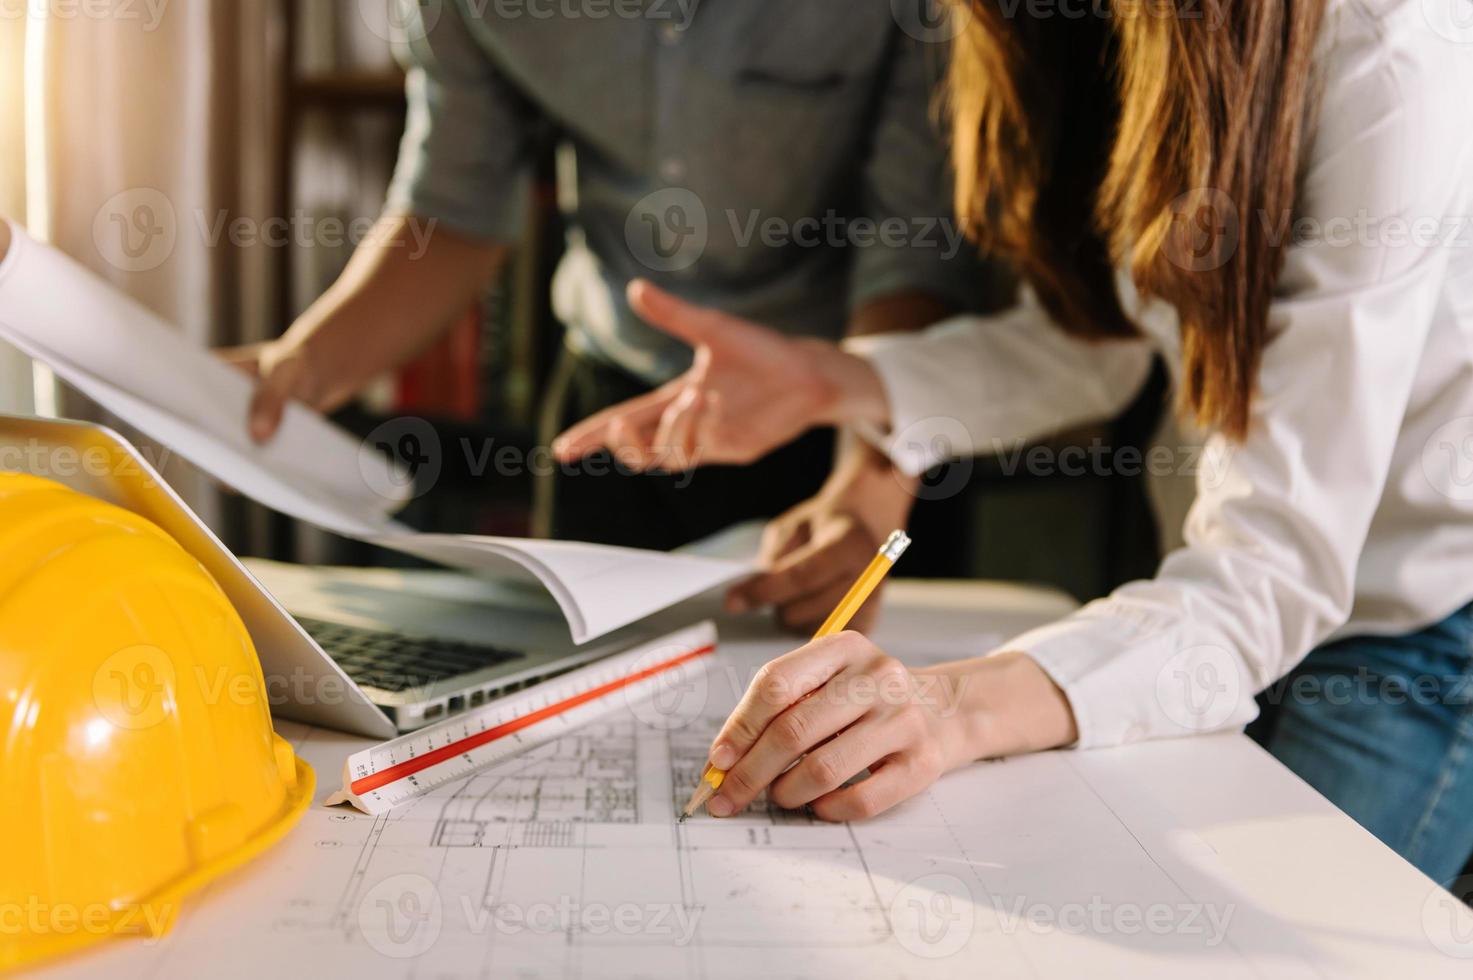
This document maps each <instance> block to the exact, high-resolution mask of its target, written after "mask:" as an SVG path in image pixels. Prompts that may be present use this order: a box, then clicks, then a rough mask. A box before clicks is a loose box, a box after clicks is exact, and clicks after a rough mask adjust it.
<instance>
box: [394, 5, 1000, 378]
mask: <svg viewBox="0 0 1473 980" xmlns="http://www.w3.org/2000/svg"><path fill="white" fill-rule="evenodd" d="M916 2H917V3H921V2H923V0H916ZM897 5H899V4H898V3H892V2H891V0H423V2H414V0H406V2H405V4H404V8H403V16H404V19H405V20H404V23H403V24H402V25H401V27H402V31H403V36H402V37H400V38H398V39H397V43H396V50H397V53H398V56H399V58H400V60H401V61H402V63H403V64H404V65H405V67H406V69H407V71H408V95H409V124H408V128H407V130H406V133H405V136H404V140H403V145H402V148H401V152H400V159H399V165H398V169H397V172H396V174H395V178H394V182H393V186H392V188H391V191H390V198H389V203H390V206H391V207H396V208H401V209H406V210H408V211H410V212H412V213H414V214H416V215H418V216H421V217H424V218H427V219H434V220H436V221H437V222H439V223H440V224H442V225H443V226H445V227H448V228H451V229H454V230H456V231H459V232H461V233H463V234H468V235H470V236H473V237H477V238H483V239H489V240H496V241H507V242H511V241H515V240H516V239H517V238H518V237H519V236H520V235H521V234H522V231H523V227H524V221H525V215H526V205H527V196H528V188H529V184H530V179H529V178H530V170H531V166H532V161H533V159H534V156H535V154H536V151H537V149H538V147H539V145H540V144H539V141H540V140H543V139H546V138H548V136H549V134H553V135H555V136H556V138H558V139H560V140H562V141H564V144H565V145H566V146H571V147H572V149H573V154H572V156H573V159H574V160H575V161H576V162H575V164H574V166H573V167H572V168H571V169H572V170H575V171H576V173H575V174H564V175H563V177H564V183H565V184H568V185H570V186H566V187H564V188H562V189H561V191H562V194H561V196H562V197H563V198H564V200H570V201H575V202H576V203H575V204H573V205H572V207H571V210H572V214H571V215H570V217H571V219H572V221H571V226H572V227H573V228H574V231H573V233H572V234H571V235H570V241H569V245H570V248H569V250H568V253H567V255H566V257H565V259H564V262H563V264H562V267H561V268H560V269H559V270H558V273H557V278H556V281H555V283H554V303H555V308H556V310H557V312H558V315H559V316H560V317H561V318H562V319H563V322H564V323H566V324H567V325H568V326H569V328H570V336H571V338H572V343H574V345H575V346H577V347H581V348H582V349H584V350H587V351H590V352H592V353H594V354H595V355H597V356H601V357H603V358H604V359H607V360H609V361H611V362H613V363H616V364H618V365H621V366H622V367H624V368H625V369H627V370H629V371H631V372H632V373H634V374H637V375H639V376H641V377H643V378H644V379H645V380H647V381H650V382H652V383H658V382H660V381H663V380H666V379H668V378H670V377H672V376H673V375H675V374H677V373H679V372H680V371H682V370H684V368H685V367H686V366H687V365H688V364H689V351H688V350H687V349H686V348H685V347H684V346H683V345H681V344H680V343H678V342H676V341H674V340H672V339H670V338H668V337H665V336H664V335H663V334H660V333H658V332H657V331H654V330H653V329H651V328H650V327H648V326H646V325H644V324H643V323H641V322H640V321H639V320H638V319H637V318H636V317H635V316H634V315H633V314H632V313H631V312H630V311H629V309H628V307H627V306H626V304H625V302H624V298H623V295H624V294H623V291H624V287H625V285H626V284H627V283H628V282H629V280H630V279H633V278H635V277H639V276H644V277H647V278H649V279H651V280H653V281H654V282H656V283H657V284H659V285H662V286H664V287H666V288H668V289H671V290H673V291H674V292H676V293H677V294H679V295H681V296H683V297H685V298H687V299H689V300H692V301H694V302H698V303H702V304H706V305H710V306H715V307H718V308H721V309H723V310H726V311H728V312H731V313H734V314H737V315H740V316H745V317H749V318H752V319H755V320H757V321H760V322H762V323H766V324H768V325H769V326H773V327H776V328H778V329H780V330H784V331H786V332H789V333H793V334H802V335H810V336H820V337H830V338H837V337H840V336H842V334H843V332H844V326H845V323H846V322H847V320H848V318H849V313H850V311H851V310H852V309H853V308H854V307H855V306H856V304H858V303H860V302H862V301H864V300H866V299H868V298H871V297H875V296H880V295H884V294H887V293H892V292H896V291H899V290H902V289H907V288H919V289H923V290H927V291H929V292H932V293H934V294H936V295H938V296H940V297H941V298H943V299H946V300H949V301H951V302H952V303H953V304H955V305H956V306H957V307H958V308H963V309H965V308H969V307H971V306H973V305H974V302H973V301H974V299H975V298H976V297H977V296H978V295H979V291H981V290H982V289H983V286H982V283H981V279H982V276H981V273H980V271H979V270H980V264H979V262H978V261H977V259H976V258H975V255H974V251H973V249H972V248H971V247H970V246H969V245H968V244H967V243H966V242H964V241H962V239H961V236H960V233H959V232H958V230H957V225H956V222H955V221H954V220H952V219H951V217H950V215H951V182H950V179H949V177H948V171H947V167H946V160H945V148H944V146H943V145H942V142H941V140H940V137H939V134H938V130H937V127H936V125H935V122H934V112H933V109H934V95H935V89H936V82H937V81H938V79H939V74H940V69H941V65H942V62H943V59H944V49H943V48H942V47H941V46H940V45H937V44H930V43H924V42H922V41H921V40H918V39H917V38H916V37H915V36H913V35H914V34H915V32H914V31H911V32H907V31H905V30H902V29H901V27H900V26H899V20H898V19H897V14H896V12H895V8H896V6H897ZM565 169H566V168H565Z"/></svg>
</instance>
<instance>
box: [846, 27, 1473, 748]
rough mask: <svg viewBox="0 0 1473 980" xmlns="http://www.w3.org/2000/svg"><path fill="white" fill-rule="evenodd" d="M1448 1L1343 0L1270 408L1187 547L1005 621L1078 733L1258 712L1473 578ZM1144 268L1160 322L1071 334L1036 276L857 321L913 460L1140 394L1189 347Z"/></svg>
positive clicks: (1024, 432)
mask: <svg viewBox="0 0 1473 980" xmlns="http://www.w3.org/2000/svg"><path fill="white" fill-rule="evenodd" d="M1435 6H1436V5H1435V4H1424V3H1422V2H1420V0H1332V2H1331V3H1330V5H1329V9H1328V11H1327V19H1326V22H1325V26H1324V29H1323V34H1322V38H1321V44H1320V49H1319V50H1320V57H1319V61H1318V68H1319V72H1320V75H1319V78H1320V86H1321V90H1322V95H1321V100H1320V107H1319V111H1318V117H1317V124H1316V128H1315V130H1314V131H1313V134H1312V137H1311V139H1310V146H1309V148H1308V151H1307V154H1308V156H1307V160H1306V169H1305V170H1304V180H1303V188H1302V192H1301V195H1300V198H1299V200H1298V202H1297V203H1296V220H1297V224H1296V226H1295V228H1296V231H1297V234H1296V235H1295V237H1294V238H1293V239H1292V241H1293V244H1292V245H1291V246H1290V247H1289V248H1288V249H1287V255H1286V262H1285V266H1284V270H1283V274H1282V276H1281V277H1280V280H1279V283H1278V288H1277V291H1276V298H1275V301H1274V303H1273V307H1272V311H1271V314H1270V329H1271V340H1270V342H1269V344H1268V346H1267V349H1266V351H1265V353H1264V358H1263V366H1262V371H1261V374H1260V377H1259V392H1258V395H1257V397H1256V399H1255V401H1254V407H1253V413H1252V428H1251V431H1250V433H1249V435H1248V437H1247V439H1246V440H1245V441H1243V442H1241V443H1237V444H1235V443H1233V442H1231V441H1229V440H1227V439H1225V438H1224V437H1222V436H1221V435H1213V436H1210V437H1209V438H1208V441H1207V446H1206V455H1205V456H1204V457H1203V459H1202V460H1201V465H1200V466H1199V468H1198V475H1197V484H1198V488H1197V489H1198V496H1197V501H1196V503H1195V505H1194V506H1193V508H1192V510H1191V512H1190V514H1189V516H1188V518H1187V525H1186V528H1185V539H1186V542H1187V544H1186V546H1185V547H1183V548H1181V549H1179V550H1177V551H1174V552H1173V553H1171V554H1170V555H1168V556H1167V558H1166V559H1165V561H1164V562H1163V564H1162V566H1161V568H1160V570H1159V572H1158V573H1157V575H1156V577H1155V578H1153V579H1150V580H1148V581H1140V582H1133V583H1130V584H1128V585H1125V586H1123V587H1122V588H1120V589H1118V590H1116V591H1115V592H1114V593H1113V594H1112V595H1110V596H1109V597H1107V598H1105V599H1101V600H1099V601H1097V602H1094V603H1091V604H1090V605H1088V606H1086V607H1085V608H1084V609H1082V610H1080V611H1079V612H1078V613H1076V614H1074V615H1072V616H1070V617H1068V618H1066V619H1064V620H1061V621H1059V622H1057V623H1054V624H1052V625H1049V626H1046V627H1043V628H1041V629H1037V630H1034V631H1032V632H1029V633H1026V634H1024V635H1023V636H1020V637H1017V638H1015V639H1014V640H1012V641H1011V642H1009V643H1007V644H1005V645H1004V648H1005V649H1012V650H1021V651H1024V652H1026V653H1028V654H1029V655H1031V656H1032V657H1033V658H1034V659H1035V660H1036V661H1037V662H1038V663H1039V664H1041V665H1042V666H1043V668H1044V669H1045V670H1046V671H1047V672H1048V673H1049V674H1050V676H1052V677H1053V679H1054V680H1055V681H1056V682H1057V683H1058V684H1059V685H1060V687H1061V688H1062V689H1063V690H1064V691H1065V693H1066V694H1067V696H1068V698H1069V700H1070V703H1071V705H1072V707H1073V710H1074V714H1075V717H1076V720H1077V722H1078V726H1079V745H1080V746H1084V747H1089V746H1100V745H1112V744H1118V743H1122V742H1129V741H1133V740H1137V739H1143V738H1153V737H1160V736H1170V735H1180V734H1185V733H1191V732H1199V731H1209V730H1214V729H1221V728H1229V727H1234V726H1241V725H1243V724H1245V723H1246V722H1248V721H1250V720H1252V718H1253V717H1254V716H1255V714H1256V707H1255V704H1254V701H1253V698H1254V695H1255V693H1256V692H1258V691H1260V690H1262V689H1263V688H1265V687H1267V686H1268V685H1269V684H1271V683H1272V682H1273V681H1274V680H1276V679H1277V678H1279V677H1282V676H1283V675H1284V674H1286V673H1287V672H1288V671H1289V670H1290V669H1291V668H1293V667H1294V665H1295V664H1296V663H1298V662H1299V661H1300V660H1301V659H1302V658H1303V657H1304V656H1305V655H1306V654H1308V653H1309V652H1310V651H1311V650H1312V649H1314V648H1315V647H1316V646H1318V645H1320V644H1322V643H1324V642H1325V641H1326V640H1329V639H1331V638H1334V637H1337V636H1347V635H1356V634H1400V633H1407V632H1410V631H1413V630H1416V629H1419V628H1421V627H1424V626H1427V625H1428V624H1431V623H1434V622H1436V621H1438V620H1440V619H1441V618H1443V617H1445V616H1447V615H1448V614H1450V613H1451V612H1453V611H1455V610H1456V609H1458V608H1459V607H1461V606H1462V605H1464V604H1465V603H1467V602H1468V601H1469V600H1470V598H1473V228H1470V217H1469V216H1470V214H1473V208H1470V197H1473V30H1468V31H1463V32H1462V35H1461V36H1459V34H1458V31H1457V25H1456V23H1453V22H1449V21H1447V19H1444V20H1443V21H1441V22H1439V21H1438V19H1437V18H1433V17H1431V16H1430V13H1429V9H1430V8H1432V7H1435ZM1241 220H1244V221H1247V220H1261V219H1260V218H1259V217H1258V216H1243V217H1242V219H1241ZM1122 286H1123V287H1124V288H1123V289H1122V296H1123V298H1124V299H1125V301H1126V304H1127V306H1126V308H1127V310H1128V311H1130V312H1131V313H1132V315H1133V316H1135V318H1136V321H1137V322H1138V323H1139V324H1140V325H1141V326H1142V328H1143V332H1144V334H1145V338H1144V339H1141V340H1138V341H1126V342H1112V343H1106V344H1093V343H1088V342H1083V341H1079V340H1075V339H1073V338H1071V337H1069V336H1068V335H1066V334H1065V333H1063V332H1062V331H1061V330H1059V329H1058V328H1057V327H1056V326H1054V325H1053V324H1052V323H1050V322H1049V320H1048V319H1047V318H1046V316H1045V315H1044V314H1043V313H1042V311H1041V310H1040V309H1039V307H1038V305H1037V304H1036V302H1034V301H1033V300H1031V299H1030V298H1029V297H1027V295H1026V293H1025V297H1024V301H1023V303H1022V305H1020V306H1019V307H1018V308H1017V309H1015V310H1013V311H1011V312H1010V313H1007V314H1004V315H1002V316H998V317H988V318H977V317H963V318H958V319H955V320H951V321H948V322H946V323H944V324H941V325H938V326H937V327H935V328H934V329H932V330H930V331H928V332H926V333H924V334H921V335H916V336H912V337H908V338H907V337H902V336H892V337H881V338H866V339H863V340H858V341H852V342H850V348H851V349H852V350H855V351H856V352H859V353H861V354H863V355H864V356H866V357H868V358H869V359H870V360H871V362H872V363H873V364H874V366H875V368H876V369H877V371H878V373H879V374H880V376H881V378H882V380H883V383H884V386H885V389H886V391H887V393H888V396H889V400H890V407H891V410H892V417H891V428H890V434H889V435H888V436H887V437H886V438H885V443H886V448H887V451H888V452H889V453H890V455H891V457H892V458H893V459H894V460H895V461H896V462H897V463H898V464H899V465H900V466H901V467H902V468H904V469H905V470H907V471H909V472H911V473H916V472H920V471H923V470H924V469H926V468H927V467H928V466H930V465H932V464H934V463H936V462H939V461H941V460H942V459H943V458H945V457H946V456H948V455H955V454H962V453H966V452H991V451H995V450H996V449H998V448H1003V449H1004V450H1006V449H1007V448H1008V447H1010V446H1011V445H1012V443H1013V440H1015V439H1018V438H1034V437H1038V436H1042V435H1045V434H1047V433H1050V432H1053V431H1056V430H1058V429H1060V428H1063V427H1065V426H1068V425H1072V424H1075V423H1079V422H1082V421H1085V420H1091V419H1099V418H1105V417H1109V416H1111V415H1113V414H1115V413H1116V412H1118V411H1119V410H1120V409H1121V408H1123V407H1124V406H1125V405H1126V404H1127V403H1128V402H1129V401H1130V400H1131V399H1132V397H1133V396H1134V394H1135V393H1136V391H1137V390H1138V389H1139V386H1140V384H1141V381H1142V379H1143V378H1144V377H1145V375H1146V372H1147V369H1148V366H1149V361H1150V356H1151V353H1152V351H1159V352H1161V353H1162V354H1163V355H1164V356H1165V358H1166V360H1167V361H1168V363H1169V364H1171V365H1172V367H1173V369H1174V370H1179V368H1180V357H1179V348H1180V343H1179V332H1178V329H1177V325H1176V317H1175V311H1174V310H1173V309H1171V308H1170V307H1168V306H1166V305H1165V304H1163V303H1160V302H1152V303H1149V304H1143V303H1141V302H1140V301H1139V299H1138V298H1137V297H1136V296H1135V295H1134V292H1133V290H1131V289H1130V288H1129V285H1128V283H1126V282H1124V281H1122ZM1352 696H1353V695H1352Z"/></svg>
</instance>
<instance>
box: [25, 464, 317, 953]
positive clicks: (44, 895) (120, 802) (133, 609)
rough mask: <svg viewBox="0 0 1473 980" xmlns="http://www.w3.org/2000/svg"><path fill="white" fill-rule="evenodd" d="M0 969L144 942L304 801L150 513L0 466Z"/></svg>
mask: <svg viewBox="0 0 1473 980" xmlns="http://www.w3.org/2000/svg"><path fill="white" fill-rule="evenodd" d="M0 731H3V742H0V801H3V805H0V848H3V857H0V970H6V969H13V968H15V967H18V966H21V965H25V964H32V963H34V962H36V961H37V960H40V959H43V958H45V957H49V956H51V955H54V954H56V953H60V952H62V951H64V950H69V949H72V948H75V947H78V946H82V945H85V944H87V943H89V942H93V941H95V940H98V939H102V938H105V937H109V936H115V935H136V936H158V935H161V934H162V933H164V932H166V931H167V930H168V929H169V927H170V926H171V925H173V922H174V919H175V917H176V915H177V914H178V905H179V901H180V900H181V899H182V898H183V896H184V895H186V894H188V893H189V892H191V891H193V890H194V889H196V888H199V887H200V886H202V885H204V884H205V883H206V882H208V881H210V880H211V879H213V878H216V877H218V876H219V875H221V874H223V873H225V872H226V871H228V870H230V869H232V868H234V867H236V866H238V865H240V864H242V863H243V862H245V861H246V860H248V859H249V858H251V857H252V856H254V855H256V854H257V853H259V852H261V851H262V850H264V849H265V848H267V847H268V846H270V845H271V844H272V843H273V842H275V841H276V840H277V839H278V838H280V837H281V836H282V834H284V833H285V832H286V831H287V829H288V828H289V827H291V825H292V824H293V823H294V822H296V820H297V818H298V817H300V816H301V815H302V813H303V812H304V811H305V809H306V808H307V805H308V803H309V802H310V801H311V799H312V790H313V784H314V777H313V774H312V770H311V769H310V768H308V766H307V765H306V763H304V762H302V761H301V760H300V759H298V758H297V757H296V755H295V754H294V753H293V752H292V748H291V745H290V744H288V743H287V742H286V740H285V739H283V738H281V736H279V735H277V734H276V733H275V732H274V731H273V730H272V728H271V715H270V711H269V708H268V706H267V702H266V693H265V683H264V680H263V678H262V676H261V667H260V664H259V662H258V661H257V659H256V651H255V648H254V646H252V644H251V639H250V635H249V634H248V633H247V632H246V628H245V626H244V625H243V624H242V623H241V621H240V617H239V616H238V615H236V612H235V609H234V608H233V607H232V606H231V605H230V602H229V600H228V599H227V598H226V597H225V593H224V592H222V591H221V590H220V587H219V586H218V585H217V584H216V583H215V580H214V579H213V578H211V577H210V575H209V573H208V572H206V571H205V569H204V568H203V566H201V565H200V563H199V562H198V561H196V560H195V559H194V558H193V557H191V556H190V555H189V554H188V553H187V552H186V551H185V550H184V549H183V548H182V547H180V546H179V544H178V543H177V542H175V541H174V539H173V538H171V537H169V535H168V534H166V533H165V532H164V531H163V530H161V529H160V528H159V527H157V526H156V525H154V524H152V523H150V522H149V521H147V520H144V519H143V518H142V517H139V516H138V515H136V514H133V513H131V512H129V511H127V510H124V509H122V508H120V507H115V506H113V505H111V504H107V503H104V502H102V501H100V500H97V499H94V498H92V497H89V496H86V495H84V494H81V493H78V492H76V491H73V490H69V489H67V488H66V487H63V486H61V485H60V484H58V483H53V482H51V481H49V480H43V479H39V478H37V477H33V476H26V475H19V474H13V473H0Z"/></svg>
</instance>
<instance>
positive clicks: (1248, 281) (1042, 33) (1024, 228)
mask: <svg viewBox="0 0 1473 980" xmlns="http://www.w3.org/2000/svg"><path fill="white" fill-rule="evenodd" d="M951 3H952V4H953V6H954V7H955V8H956V9H954V10H953V14H954V15H956V16H957V17H959V18H962V21H963V24H962V27H961V32H960V34H959V35H958V37H957V39H956V41H955V43H954V51H953V55H952V60H951V68H950V72H949V79H948V91H947V114H948V116H949V120H950V123H951V136H952V155H953V161H954V163H955V166H956V171H957V182H956V188H957V189H956V196H957V201H956V203H957V214H958V215H959V216H960V218H961V221H962V222H963V225H964V226H965V227H966V229H967V230H968V232H969V233H970V234H972V235H973V236H974V237H976V238H978V239H979V240H980V241H981V242H982V243H983V244H984V245H986V246H988V247H990V248H991V249H992V250H993V251H995V252H998V253H1000V254H1003V255H1006V256H1009V257H1011V258H1012V259H1013V260H1014V261H1015V262H1016V264H1017V265H1018V267H1019V271H1020V272H1021V273H1022V274H1023V276H1024V277H1025V278H1026V279H1027V280H1028V281H1029V282H1030V283H1031V284H1032V285H1033V287H1034V289H1035V291H1036V292H1037V294H1038V296H1039V299H1040V301H1041V302H1042V304H1043V305H1044V307H1045V308H1046V309H1047V310H1048V312H1049V313H1050V315H1051V316H1052V317H1053V318H1054V319H1055V320H1057V321H1058V323H1059V325H1060V326H1061V327H1063V328H1064V329H1066V330H1068V331H1070V332H1073V333H1076V334H1079V335H1083V336H1089V337H1096V338H1110V337H1124V336H1131V335H1133V334H1135V332H1136V328H1135V325H1134V324H1133V323H1132V322H1131V321H1130V320H1129V318H1128V317H1127V316H1126V314H1125V313H1124V311H1123V310H1122V308H1121V303H1120V298H1119V296H1118V294H1117V292H1116V289H1115V280H1114V269H1115V268H1116V267H1118V266H1124V267H1125V268H1127V269H1128V270H1129V272H1130V274H1131V277H1132V279H1133V280H1134V282H1135V285H1136V287H1137V289H1139V290H1140V292H1141V293H1142V294H1143V295H1146V296H1154V297H1159V298H1161V299H1163V300H1166V301H1168V302H1170V303H1172V304H1173V305H1174V306H1175V307H1176V308H1177V311H1178V313H1179V315H1180V322H1181V328H1182V351H1183V358H1184V371H1183V390H1182V397H1183V402H1184V405H1185V406H1186V407H1187V409H1188V410H1189V411H1190V413H1191V414H1192V415H1193V416H1194V417H1195V419H1196V421H1197V422H1198V423H1200V424H1204V425H1208V426H1212V427H1216V428H1218V429H1220V430H1222V431H1224V432H1226V433H1228V434H1229V435H1231V436H1233V437H1236V438H1241V437H1242V436H1244V435H1245V434H1246V432H1247V429H1248V419H1249V409H1250V405H1251V402H1252V398H1253V392H1254V385H1255V380H1256V378H1257V375H1258V367H1259V363H1260V361H1261V360H1262V355H1263V347H1264V344H1265V343H1266V341H1267V333H1268V309H1269V303H1270V301H1271V299H1272V297H1273V294H1274V289H1275V285H1276V283H1277V280H1278V275H1279V271H1280V269H1281V267H1282V265H1283V249H1284V245H1285V237H1286V236H1284V235H1282V234H1279V233H1278V232H1279V231H1281V230H1282V228H1281V227H1276V226H1278V219H1280V218H1282V217H1283V216H1287V215H1289V214H1290V212H1291V210H1292V208H1293V204H1294V197H1295V192H1296V188H1297V174H1298V170H1299V161H1300V151H1301V145H1302V143H1303V142H1304V140H1305V139H1306V132H1307V128H1308V125H1309V124H1308V122H1307V115H1308V113H1309V112H1310V105H1311V102H1312V89H1313V84H1312V74H1313V73H1312V60H1313V54H1314V47H1315V41H1316V37H1317V35H1318V33H1319V26H1320V22H1321V20H1322V18H1323V12H1324V4H1325V0H1096V2H1095V3H1093V4H1092V5H1090V13H1089V14H1088V15H1085V16H1079V15H1078V13H1075V14H1074V15H1073V16H1065V15H1064V12H1063V11H1064V7H1063V6H1062V5H1060V6H1059V7H1058V8H1057V9H1056V8H1054V7H1050V8H1049V10H1050V12H1051V13H1052V14H1053V16H1040V15H1030V14H1029V13H1028V10H1029V6H1030V5H1029V4H1028V3H1026V2H1024V0H951ZM1265 216H1272V217H1273V218H1274V219H1275V220H1273V221H1268V220H1264V217H1265ZM1204 233H1205V235H1206V237H1207V239H1208V247H1207V248H1206V249H1203V248H1202V247H1201V238H1202V236H1203V235H1204Z"/></svg>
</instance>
